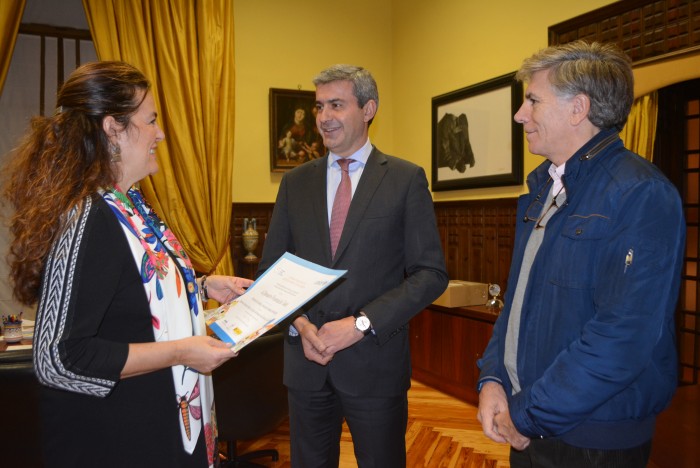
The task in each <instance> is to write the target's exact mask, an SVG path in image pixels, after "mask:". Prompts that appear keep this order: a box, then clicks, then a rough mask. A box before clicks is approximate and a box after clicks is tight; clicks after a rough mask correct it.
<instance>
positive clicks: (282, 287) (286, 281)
mask: <svg viewBox="0 0 700 468" xmlns="http://www.w3.org/2000/svg"><path fill="white" fill-rule="evenodd" d="M346 272H347V270H332V269H330V268H325V267H322V266H321V265H317V264H315V263H312V262H309V261H306V260H303V259H301V258H299V257H297V256H295V255H292V254H290V253H289V252H287V253H285V254H284V255H282V256H281V257H280V258H279V259H278V260H277V261H276V262H275V263H274V264H273V265H272V266H271V267H270V268H269V269H268V270H267V271H266V272H265V273H264V274H263V275H262V276H261V277H260V278H258V280H257V281H256V282H255V283H253V284H252V285H251V286H250V287H249V288H248V291H247V292H246V293H245V294H243V295H242V296H240V297H238V298H237V299H236V300H235V301H233V302H230V303H228V304H225V305H222V306H221V307H219V308H218V309H216V311H215V312H214V314H213V315H212V316H211V317H210V319H209V320H208V321H207V322H208V323H209V327H210V328H211V330H212V331H213V332H214V333H215V334H216V335H217V336H218V337H219V338H220V339H221V340H222V341H225V342H226V343H231V344H233V347H232V350H233V351H234V352H238V351H240V350H241V348H243V347H244V346H245V345H247V344H248V343H250V342H251V341H253V340H254V339H256V338H257V337H259V336H261V335H262V334H264V333H265V332H266V331H268V330H269V329H271V328H272V327H274V326H275V325H277V324H278V323H279V322H281V321H282V320H284V319H285V318H287V317H288V316H289V315H291V314H292V313H294V312H295V311H296V310H298V309H299V308H300V307H301V306H303V305H304V304H306V303H307V302H308V301H309V300H311V299H312V298H313V297H314V296H316V295H317V294H318V293H320V292H321V291H323V290H324V289H326V288H327V287H328V286H330V285H331V284H333V283H334V282H335V281H336V280H337V279H338V278H340V277H342V276H343V275H344V274H345V273H346Z"/></svg>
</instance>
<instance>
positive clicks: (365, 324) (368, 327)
mask: <svg viewBox="0 0 700 468" xmlns="http://www.w3.org/2000/svg"><path fill="white" fill-rule="evenodd" d="M355 329H356V330H359V331H361V332H362V334H363V335H368V334H369V332H370V331H372V323H371V322H370V321H369V317H367V316H366V315H365V314H364V313H363V312H358V313H356V314H355Z"/></svg>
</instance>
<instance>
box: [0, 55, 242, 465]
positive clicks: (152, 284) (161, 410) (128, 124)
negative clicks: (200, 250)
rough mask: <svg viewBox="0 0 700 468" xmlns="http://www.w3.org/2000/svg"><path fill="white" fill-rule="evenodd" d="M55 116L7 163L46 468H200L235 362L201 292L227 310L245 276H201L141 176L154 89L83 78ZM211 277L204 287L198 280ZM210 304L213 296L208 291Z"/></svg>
mask: <svg viewBox="0 0 700 468" xmlns="http://www.w3.org/2000/svg"><path fill="white" fill-rule="evenodd" d="M57 106H58V109H57V111H56V113H55V114H54V115H53V116H51V117H37V118H35V119H34V120H33V122H32V128H31V130H30V131H29V132H28V133H27V135H26V137H25V138H24V140H23V141H22V143H21V144H20V146H19V147H18V148H17V149H16V150H15V152H14V155H13V157H12V159H11V160H10V163H9V171H6V173H9V179H8V180H7V181H6V183H5V187H4V194H5V196H6V198H7V199H8V200H9V201H10V203H11V204H12V206H13V207H14V209H15V212H14V214H13V216H12V218H11V221H10V231H11V233H12V234H13V236H14V238H13V241H12V243H11V246H10V252H9V257H8V260H9V263H10V278H11V281H12V286H13V292H14V295H15V296H16V298H17V299H18V300H20V301H21V302H22V303H24V304H28V305H31V304H35V303H38V305H37V321H36V328H35V334H34V368H35V372H36V375H37V377H38V379H39V381H40V382H41V384H42V391H41V405H42V407H41V417H42V447H43V450H44V454H43V455H44V461H45V463H46V464H47V466H93V465H96V464H98V465H100V466H115V467H123V466H144V467H145V466H148V467H154V466H169V467H176V466H200V467H203V466H207V465H212V464H213V462H214V458H215V456H214V455H215V452H216V451H215V437H216V426H215V419H214V413H213V402H214V399H213V393H212V388H211V378H210V377H209V376H207V375H206V374H205V373H210V372H211V371H212V370H213V369H215V368H216V367H218V366H219V365H221V364H222V363H223V362H225V361H226V360H228V359H230V358H231V357H233V356H235V354H234V353H233V352H232V351H231V350H230V349H229V345H227V344H225V343H223V342H221V341H218V340H216V339H214V338H211V337H207V336H206V333H205V331H206V327H205V324H204V318H203V314H202V303H201V298H200V294H201V295H204V296H206V295H207V294H208V296H211V297H212V298H213V299H215V300H217V301H219V302H227V301H230V300H232V299H233V298H235V297H236V296H238V295H239V294H242V293H243V291H244V289H243V288H244V287H246V286H248V285H249V284H250V281H249V280H245V279H242V278H236V277H229V276H209V277H202V278H199V279H196V278H195V273H194V270H193V269H192V265H191V263H190V260H189V258H188V257H187V254H186V253H185V251H184V250H183V248H182V245H181V244H180V243H179V242H178V240H177V239H176V238H175V236H174V235H173V233H172V231H171V230H170V229H169V228H168V226H166V225H165V223H164V222H163V221H162V220H161V219H160V218H159V217H158V216H157V215H156V213H155V212H154V211H153V210H152V209H151V208H150V207H149V205H148V204H147V203H146V202H145V200H144V199H143V196H142V194H141V192H140V191H139V189H138V186H137V183H138V182H139V181H140V180H141V179H143V178H144V177H146V176H148V175H150V174H153V173H155V172H156V171H157V170H158V163H157V161H156V155H155V153H156V148H157V146H158V143H159V142H160V141H162V140H163V139H164V138H165V135H164V134H163V131H162V130H161V129H160V127H159V126H158V123H157V122H156V117H157V113H156V108H155V101H154V99H153V95H152V94H151V92H150V84H149V82H148V80H147V79H146V78H145V77H144V76H143V74H142V73H141V72H140V71H138V70H137V69H136V68H134V67H133V66H131V65H128V64H126V63H123V62H94V63H89V64H86V65H83V66H81V67H79V68H78V69H76V70H75V71H74V72H73V73H72V74H71V76H70V77H69V78H68V80H67V81H66V82H65V84H64V85H63V86H62V87H61V89H60V91H59V93H58V96H57ZM205 282H206V283H205ZM205 298H206V297H205Z"/></svg>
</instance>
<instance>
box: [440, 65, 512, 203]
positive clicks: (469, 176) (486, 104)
mask: <svg viewBox="0 0 700 468" xmlns="http://www.w3.org/2000/svg"><path fill="white" fill-rule="evenodd" d="M522 102H523V85H522V83H520V82H518V81H516V80H515V73H514V72H513V73H508V74H506V75H502V76H499V77H496V78H492V79H490V80H488V81H484V82H481V83H478V84H475V85H473V86H468V87H466V88H462V89H458V90H456V91H452V92H450V93H446V94H442V95H440V96H436V97H434V98H433V99H432V190H433V191H443V190H461V189H474V188H484V187H500V186H507V185H519V184H522V183H523V133H522V132H523V130H522V126H521V125H519V124H517V123H516V122H515V121H514V120H513V116H514V115H515V113H516V112H517V111H518V109H519V108H520V106H521V105H522Z"/></svg>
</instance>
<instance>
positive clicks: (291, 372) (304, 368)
mask: <svg viewBox="0 0 700 468" xmlns="http://www.w3.org/2000/svg"><path fill="white" fill-rule="evenodd" d="M314 84H315V85H316V108H317V109H318V114H317V117H316V124H317V126H318V128H319V130H320V132H321V134H322V136H323V143H324V145H325V146H326V148H328V150H329V153H328V154H326V156H325V157H323V158H320V159H317V160H313V161H309V162H308V163H306V164H303V165H301V166H299V167H297V168H295V169H293V170H292V171H290V172H288V173H287V174H286V175H285V176H284V178H283V179H282V183H281V185H280V189H279V193H278V195H277V202H276V204H275V209H274V212H273V215H272V221H271V223H270V229H269V231H268V234H267V238H266V240H265V247H264V251H263V256H262V260H261V262H260V268H259V270H258V273H262V272H263V271H265V270H266V269H267V268H269V267H270V265H272V263H273V262H274V261H275V260H277V259H278V258H279V257H280V255H282V254H283V253H284V252H285V251H289V252H291V253H293V254H295V255H298V256H300V257H302V258H304V259H306V260H309V261H312V262H315V263H318V264H321V265H324V266H327V267H332V268H338V269H346V270H348V273H347V275H346V276H345V277H344V279H343V280H341V282H340V284H338V285H337V286H336V287H334V288H333V289H332V290H330V291H329V292H328V293H327V294H325V295H323V296H322V297H321V298H320V299H318V300H316V301H314V302H313V303H312V304H308V305H307V306H306V307H305V308H304V311H303V315H300V316H299V317H297V318H296V319H295V320H294V322H293V325H292V326H290V328H289V335H288V340H287V343H286V345H285V370H284V383H285V385H287V387H288V390H289V414H290V435H291V456H292V466H294V467H305V468H309V467H333V466H335V467H337V466H338V461H339V460H338V458H339V453H340V445H339V442H340V434H341V432H342V422H343V418H345V420H346V421H347V424H348V427H349V429H350V432H351V433H352V438H353V443H354V448H355V457H356V458H357V462H358V465H359V466H360V467H363V466H367V467H369V466H374V467H383V468H385V467H400V466H401V467H402V466H405V464H406V444H405V432H406V424H407V415H408V401H407V391H408V388H409V387H410V378H411V357H410V349H409V340H408V322H409V320H410V319H411V318H412V317H413V316H414V315H416V314H417V313H418V312H420V311H421V310H422V309H423V308H424V307H425V306H427V305H428V304H430V303H431V302H432V301H433V300H434V299H435V298H437V297H438V296H439V295H440V294H441V293H442V292H443V291H444V289H445V288H446V286H447V272H446V270H445V262H444V255H443V252H442V248H441V245H440V238H439V235H438V232H437V228H436V224H435V213H434V209H433V203H432V199H431V196H430V192H429V190H428V182H427V179H426V177H425V172H424V171H423V169H422V168H420V167H418V166H416V165H414V164H411V163H409V162H407V161H404V160H401V159H398V158H395V157H392V156H387V155H385V154H383V153H381V152H380V151H379V150H378V149H376V148H375V147H373V146H372V145H371V143H370V141H369V138H368V128H369V125H370V123H371V122H372V119H373V118H374V116H375V114H376V112H377V106H378V103H379V97H378V93H377V85H376V83H375V81H374V79H373V78H372V76H371V74H370V73H369V72H368V71H367V70H365V69H363V68H361V67H355V66H349V65H336V66H333V67H330V68H328V69H326V70H324V71H323V72H321V73H320V74H319V75H318V76H317V77H316V78H315V79H314ZM338 160H340V161H341V162H340V163H339V162H338ZM343 160H349V161H350V162H349V164H347V167H346V168H345V169H344V170H343V169H341V166H343V167H345V166H346V165H345V163H344V162H343ZM343 171H345V174H343ZM343 187H346V189H344V188H343ZM343 190H347V192H346V193H347V195H344V196H343V195H340V194H341V192H343ZM336 192H337V193H338V194H336ZM345 197H347V202H349V210H348V211H347V218H346V219H345V221H344V225H343V224H342V222H341V224H340V225H339V224H338V218H339V216H336V215H337V214H338V212H342V208H338V206H334V204H335V205H343V203H342V202H338V201H336V198H338V200H341V199H343V200H345V199H346V198H345ZM350 198H351V202H350ZM340 217H343V218H344V216H342V215H341V216H340ZM338 226H340V227H338ZM335 232H338V233H342V234H340V235H339V240H336V239H335V237H336V236H332V233H335ZM332 237H333V239H332ZM336 242H337V247H335V245H334V244H335V243H336Z"/></svg>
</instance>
